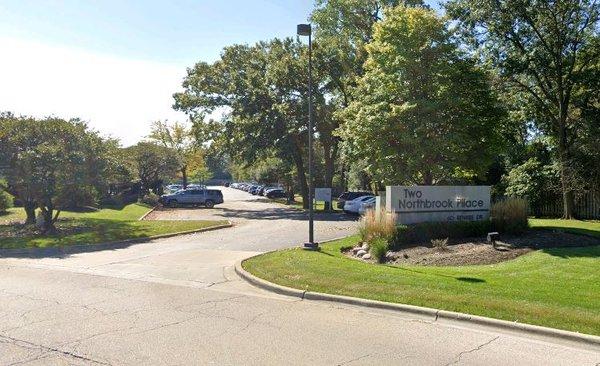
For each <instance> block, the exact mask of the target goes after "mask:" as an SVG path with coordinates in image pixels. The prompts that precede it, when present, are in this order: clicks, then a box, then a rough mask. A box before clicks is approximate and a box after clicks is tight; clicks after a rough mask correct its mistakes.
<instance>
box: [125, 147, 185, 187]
mask: <svg viewBox="0 0 600 366" xmlns="http://www.w3.org/2000/svg"><path fill="white" fill-rule="evenodd" d="M126 150H127V152H128V155H129V159H130V161H131V163H132V165H133V170H134V171H135V173H136V176H137V178H138V179H139V181H140V183H141V185H142V187H141V188H142V191H143V193H147V192H148V191H149V190H150V191H152V192H154V193H155V194H161V193H162V184H163V182H164V180H165V179H170V178H174V177H175V176H176V174H177V171H178V170H179V160H178V159H177V156H176V153H175V152H174V151H173V150H172V149H169V148H167V147H165V146H162V145H158V144H157V143H154V142H148V141H142V142H138V143H137V144H136V145H134V146H130V147H128V148H127V149H126Z"/></svg>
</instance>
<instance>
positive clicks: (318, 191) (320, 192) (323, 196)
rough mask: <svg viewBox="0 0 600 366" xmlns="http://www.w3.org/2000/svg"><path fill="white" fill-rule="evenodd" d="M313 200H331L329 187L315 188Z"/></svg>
mask: <svg viewBox="0 0 600 366" xmlns="http://www.w3.org/2000/svg"><path fill="white" fill-rule="evenodd" d="M315 201H324V202H331V188H315Z"/></svg>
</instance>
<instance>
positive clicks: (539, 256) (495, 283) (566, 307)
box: [243, 220, 600, 335]
mask: <svg viewBox="0 0 600 366" xmlns="http://www.w3.org/2000/svg"><path fill="white" fill-rule="evenodd" d="M557 221H559V220H557ZM560 224H562V225H560ZM590 224H591V225H589V226H586V225H587V224H586V223H583V224H577V223H571V222H558V223H557V222H550V221H548V222H545V221H541V220H540V221H534V222H532V226H534V227H540V226H548V227H554V226H556V225H560V227H561V228H562V227H567V228H571V227H574V228H576V229H581V227H580V226H581V225H583V226H584V228H585V229H586V230H592V231H594V230H596V233H598V232H599V230H600V229H599V228H598V227H597V226H596V225H598V223H590ZM589 227H591V228H592V229H590V228H589ZM594 228H595V229H594ZM357 240H358V239H357V237H350V238H346V239H343V240H339V241H336V242H332V243H328V244H325V245H322V247H321V251H320V252H310V251H304V250H301V249H290V250H283V251H277V252H272V253H267V254H264V255H260V256H258V257H254V258H251V259H248V260H246V261H245V262H244V263H243V266H244V268H245V269H246V270H248V271H249V272H251V273H253V274H255V275H256V276H258V277H261V278H264V279H266V280H268V281H271V282H275V283H278V284H280V285H284V286H290V287H295V288H299V289H305V290H309V291H316V292H325V293H331V294H338V295H347V296H354V297H362V298H368V299H374V300H381V301H388V302H397V303H404V304H412V305H418V306H426V307H432V308H438V309H445V310H450V311H458V312H464V313H469V314H476V315H482V316H488V317H493V318H499V319H505V320H509V321H518V322H523V323H529V324H537V325H543V326H548V327H554V328H560V329H566V330H572V331H578V332H583V333H589V334H595V335H600V270H598V268H600V247H599V246H596V247H587V248H560V249H546V250H541V251H536V252H532V253H530V254H527V255H524V256H522V257H519V258H517V259H515V260H512V261H508V262H504V263H501V264H495V265H485V266H464V267H423V266H391V265H375V264H369V263H365V262H361V261H358V260H353V259H349V258H347V257H345V256H343V255H342V254H341V253H340V249H341V248H342V247H345V246H350V245H353V244H355V243H356V241H357Z"/></svg>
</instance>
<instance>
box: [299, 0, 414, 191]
mask: <svg viewBox="0 0 600 366" xmlns="http://www.w3.org/2000/svg"><path fill="white" fill-rule="evenodd" d="M398 4H407V5H410V6H422V5H423V2H422V1H420V0H407V1H402V0H370V1H365V0H317V1H316V2H315V9H314V11H313V12H312V14H311V21H312V22H313V23H314V24H315V25H316V32H315V33H316V44H317V48H316V52H315V53H316V55H317V62H316V68H317V69H318V70H320V72H321V73H322V74H323V75H322V77H321V80H322V83H323V84H322V85H321V87H322V88H323V92H324V93H325V94H327V96H328V98H327V108H325V109H324V110H323V112H324V113H323V114H321V115H318V116H317V117H318V120H319V123H318V124H317V130H318V132H319V135H320V136H321V138H320V140H319V145H320V146H321V147H322V149H323V159H324V166H325V169H324V173H325V182H326V183H325V184H326V185H327V186H331V185H332V181H333V174H334V171H335V170H336V167H335V162H336V160H339V159H340V156H339V145H340V138H339V136H337V133H336V130H337V129H339V127H340V126H341V125H342V124H343V122H344V118H343V116H342V115H341V114H340V112H342V111H343V110H344V109H345V108H347V107H348V105H349V104H350V102H351V101H352V100H353V99H354V91H355V89H356V85H357V81H358V78H360V77H361V76H362V75H363V73H364V68H363V65H364V62H365V60H366V58H367V52H366V49H365V46H366V44H367V43H368V42H370V40H371V39H372V33H373V31H372V29H373V25H374V24H376V23H377V22H379V21H381V20H382V19H383V13H384V9H385V8H387V7H393V6H396V5H398ZM340 165H341V164H340Z"/></svg>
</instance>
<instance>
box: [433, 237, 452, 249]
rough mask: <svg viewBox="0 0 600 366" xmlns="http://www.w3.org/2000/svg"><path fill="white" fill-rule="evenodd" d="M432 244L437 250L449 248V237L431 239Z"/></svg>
mask: <svg viewBox="0 0 600 366" xmlns="http://www.w3.org/2000/svg"><path fill="white" fill-rule="evenodd" d="M431 245H432V246H433V247H434V248H435V249H437V250H441V251H444V250H448V238H445V239H431Z"/></svg>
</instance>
